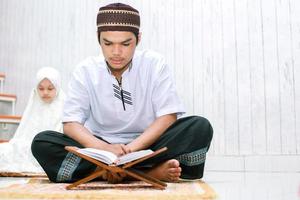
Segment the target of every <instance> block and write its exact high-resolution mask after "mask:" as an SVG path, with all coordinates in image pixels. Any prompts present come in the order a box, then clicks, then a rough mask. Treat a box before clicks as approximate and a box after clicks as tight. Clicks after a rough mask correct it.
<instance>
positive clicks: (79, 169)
mask: <svg viewBox="0 0 300 200" xmlns="http://www.w3.org/2000/svg"><path fill="white" fill-rule="evenodd" d="M97 27H98V41H99V43H100V46H101V48H102V53H103V56H104V58H102V57H91V58H88V59H86V60H85V61H83V62H82V63H80V64H79V65H78V66H77V68H76V69H75V71H74V73H73V77H72V79H71V81H70V84H69V91H68V98H67V100H66V103H65V108H64V115H63V122H64V134H60V133H57V132H53V131H44V132H42V133H39V134H38V135H37V136H36V137H35V139H34V140H33V143H32V153H33V155H34V156H35V157H36V159H37V160H38V162H39V163H40V165H41V166H42V167H43V169H44V170H45V172H46V173H47V175H48V177H49V179H50V180H51V181H54V182H73V181H75V180H78V179H80V178H83V177H85V176H87V174H89V173H91V172H92V171H94V170H95V169H96V166H95V165H94V164H91V163H90V162H88V161H85V160H83V159H81V158H79V157H77V156H75V155H74V154H72V153H68V152H67V151H65V150H64V147H65V146H67V145H72V146H77V147H80V148H81V147H92V148H97V149H102V150H107V151H111V152H113V153H115V154H117V155H123V154H127V153H129V152H133V151H137V150H141V149H148V148H150V149H152V150H157V149H160V148H162V147H165V146H166V147H167V148H168V150H167V151H166V152H164V153H162V154H160V155H158V156H156V157H154V158H152V159H149V160H146V161H144V162H142V163H140V164H139V166H137V167H139V168H141V169H142V170H144V171H145V172H146V173H147V174H149V175H151V176H153V177H155V178H158V179H159V180H162V181H167V182H175V181H178V180H179V179H180V178H184V179H198V178H201V177H202V176H203V170H204V162H205V155H206V152H207V150H208V148H209V145H210V142H211V139H212V133H213V131H212V127H211V125H210V123H209V122H208V120H206V119H205V118H202V117H197V116H193V117H186V118H180V119H177V118H178V117H179V116H180V115H182V114H183V113H184V109H183V106H182V104H181V102H180V100H179V98H178V96H177V93H176V90H175V86H174V83H173V80H172V78H171V76H170V71H169V68H168V66H167V65H166V63H165V60H164V59H163V58H162V57H161V56H160V55H158V54H157V53H155V52H152V51H136V50H135V48H136V46H137V44H138V43H139V42H140V39H141V35H140V33H139V27H140V16H139V12H138V11H137V10H136V9H134V8H132V7H131V6H129V5H125V4H121V3H114V4H110V5H107V6H104V7H101V8H100V9H99V13H98V16H97ZM104 178H106V179H108V180H109V181H111V182H115V181H121V180H122V178H123V177H122V175H120V174H119V175H118V174H110V173H108V174H106V176H105V177H104Z"/></svg>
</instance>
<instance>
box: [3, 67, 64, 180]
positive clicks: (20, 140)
mask: <svg viewBox="0 0 300 200" xmlns="http://www.w3.org/2000/svg"><path fill="white" fill-rule="evenodd" d="M64 99H65V95H64V92H63V91H62V90H61V78H60V74H59V72H58V71H57V70H55V69H54V68H51V67H44V68H42V69H40V70H39V71H38V73H37V75H36V86H35V87H34V88H33V89H32V92H31V95H30V98H29V101H28V104H27V106H26V109H25V111H24V114H23V116H22V120H21V122H20V125H19V127H18V129H17V130H16V132H15V134H14V136H13V138H12V139H11V140H10V141H9V142H8V143H2V144H0V172H1V173H2V174H3V173H4V174H5V173H41V172H43V169H42V168H41V167H40V165H39V164H38V162H37V161H36V160H35V158H34V157H33V155H32V153H31V142H32V140H33V138H34V136H35V135H36V134H37V133H39V132H41V131H44V130H56V131H62V122H61V115H62V108H63V102H64Z"/></svg>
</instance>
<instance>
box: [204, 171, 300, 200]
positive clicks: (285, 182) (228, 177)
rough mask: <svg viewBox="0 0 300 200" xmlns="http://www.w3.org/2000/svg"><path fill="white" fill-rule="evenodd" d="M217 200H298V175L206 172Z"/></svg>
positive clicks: (299, 185)
mask: <svg viewBox="0 0 300 200" xmlns="http://www.w3.org/2000/svg"><path fill="white" fill-rule="evenodd" d="M204 180H205V181H206V182H207V183H209V184H210V185H211V186H212V187H213V188H214V189H215V191H216V193H217V194H218V199H219V200H300V196H299V195H300V194H299V189H300V173H257V172H247V173H243V172H207V173H206V174H205V178H204Z"/></svg>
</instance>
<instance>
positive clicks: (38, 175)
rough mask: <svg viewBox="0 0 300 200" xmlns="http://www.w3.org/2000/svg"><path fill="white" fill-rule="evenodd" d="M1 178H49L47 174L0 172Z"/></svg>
mask: <svg viewBox="0 0 300 200" xmlns="http://www.w3.org/2000/svg"><path fill="white" fill-rule="evenodd" d="M0 177H47V176H46V174H45V173H30V172H0Z"/></svg>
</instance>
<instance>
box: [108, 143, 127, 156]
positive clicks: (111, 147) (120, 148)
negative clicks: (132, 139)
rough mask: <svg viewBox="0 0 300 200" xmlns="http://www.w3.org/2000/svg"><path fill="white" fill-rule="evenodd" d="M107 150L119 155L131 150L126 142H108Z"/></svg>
mask: <svg viewBox="0 0 300 200" xmlns="http://www.w3.org/2000/svg"><path fill="white" fill-rule="evenodd" d="M105 150H106V151H110V152H112V153H114V154H116V155H117V156H122V155H125V154H127V153H130V152H131V150H130V149H129V148H128V147H127V146H126V145H125V144H107V145H106V147H105Z"/></svg>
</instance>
